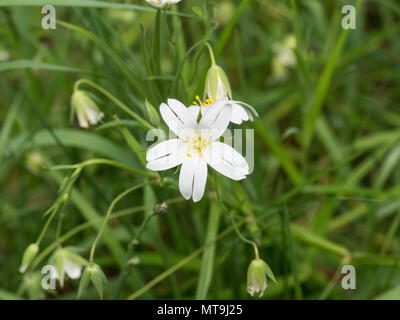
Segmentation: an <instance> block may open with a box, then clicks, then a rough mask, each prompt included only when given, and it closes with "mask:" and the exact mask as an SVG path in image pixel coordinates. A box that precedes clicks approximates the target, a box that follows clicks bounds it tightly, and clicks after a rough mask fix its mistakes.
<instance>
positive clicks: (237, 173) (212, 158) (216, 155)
mask: <svg viewBox="0 0 400 320" xmlns="http://www.w3.org/2000/svg"><path fill="white" fill-rule="evenodd" d="M204 158H205V159H206V161H207V163H208V164H209V165H210V166H211V167H212V168H214V169H215V170H216V171H218V172H219V173H221V174H223V175H224V176H227V177H228V178H231V179H233V180H242V179H244V178H246V175H248V174H249V165H248V164H247V162H246V160H245V158H244V157H243V156H242V155H241V154H240V153H239V152H237V151H236V150H235V149H233V148H232V147H230V146H229V145H227V144H225V143H221V142H218V141H214V142H213V143H212V144H211V146H210V147H209V148H207V149H206V150H205V152H204Z"/></svg>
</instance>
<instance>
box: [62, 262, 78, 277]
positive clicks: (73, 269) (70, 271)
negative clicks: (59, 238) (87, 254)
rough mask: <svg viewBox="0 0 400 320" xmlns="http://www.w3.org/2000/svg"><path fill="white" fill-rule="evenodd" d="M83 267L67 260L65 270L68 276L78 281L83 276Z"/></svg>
mask: <svg viewBox="0 0 400 320" xmlns="http://www.w3.org/2000/svg"><path fill="white" fill-rule="evenodd" d="M81 269H82V266H81V265H80V264H77V263H75V262H72V261H70V260H68V259H66V260H65V263H64V270H65V273H66V274H67V276H68V277H69V278H71V279H78V278H79V277H80V276H81Z"/></svg>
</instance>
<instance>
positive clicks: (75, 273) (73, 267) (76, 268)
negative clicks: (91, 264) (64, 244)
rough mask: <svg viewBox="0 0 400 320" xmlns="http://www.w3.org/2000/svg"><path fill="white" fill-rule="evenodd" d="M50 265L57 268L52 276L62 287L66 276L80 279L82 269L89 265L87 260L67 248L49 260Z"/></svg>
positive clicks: (57, 252) (58, 251)
mask: <svg viewBox="0 0 400 320" xmlns="http://www.w3.org/2000/svg"><path fill="white" fill-rule="evenodd" d="M49 263H50V265H53V266H54V268H55V271H54V272H53V273H52V274H51V277H52V278H53V279H56V280H58V281H59V282H60V285H61V287H63V286H64V278H65V276H68V278H70V279H78V278H80V276H81V274H82V268H83V266H84V265H85V264H87V263H86V260H85V259H83V258H82V257H80V256H79V255H77V254H75V253H73V252H72V251H70V250H69V249H67V248H65V249H64V248H61V249H58V250H57V251H56V252H55V253H54V255H53V256H52V257H51V258H50V259H49Z"/></svg>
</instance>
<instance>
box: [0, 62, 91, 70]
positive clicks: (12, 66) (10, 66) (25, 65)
mask: <svg viewBox="0 0 400 320" xmlns="http://www.w3.org/2000/svg"><path fill="white" fill-rule="evenodd" d="M16 69H42V70H51V71H65V72H85V71H84V70H82V69H78V68H72V67H67V66H61V65H57V64H53V63H47V62H40V61H32V60H23V59H21V60H13V61H6V62H2V63H0V72H3V71H8V70H16Z"/></svg>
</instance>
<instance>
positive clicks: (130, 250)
mask: <svg viewBox="0 0 400 320" xmlns="http://www.w3.org/2000/svg"><path fill="white" fill-rule="evenodd" d="M156 215H157V214H156V213H152V214H150V215H148V216H147V217H146V218H145V219H144V220H143V222H142V224H141V225H140V227H139V230H138V232H137V233H136V235H135V236H134V237H133V238H132V240H131V241H130V242H129V245H128V250H127V252H126V255H125V261H124V264H123V266H122V269H121V272H120V274H119V277H118V280H117V286H116V288H115V291H114V295H113V299H118V298H119V296H120V294H121V291H122V288H123V287H124V284H125V281H126V278H127V277H128V274H129V272H128V262H129V259H130V257H131V256H132V254H133V252H134V248H135V244H137V242H138V240H139V238H140V236H141V234H142V233H143V231H144V229H145V228H146V226H147V224H148V223H149V221H150V220H151V218H153V217H155V216H156Z"/></svg>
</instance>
